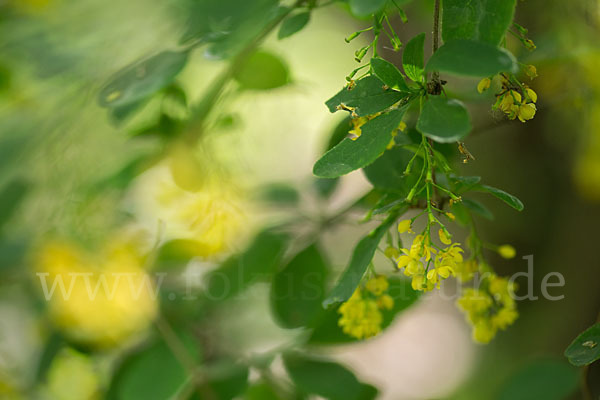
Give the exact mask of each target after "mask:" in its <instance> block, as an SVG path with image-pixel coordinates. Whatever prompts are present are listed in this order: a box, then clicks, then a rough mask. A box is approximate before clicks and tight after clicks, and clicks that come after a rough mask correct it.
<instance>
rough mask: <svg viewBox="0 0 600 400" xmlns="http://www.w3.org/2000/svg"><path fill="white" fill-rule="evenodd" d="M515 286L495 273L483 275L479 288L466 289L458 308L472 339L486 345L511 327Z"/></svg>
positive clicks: (514, 308) (514, 311) (513, 313)
mask: <svg viewBox="0 0 600 400" xmlns="http://www.w3.org/2000/svg"><path fill="white" fill-rule="evenodd" d="M514 290H515V284H514V283H512V282H509V281H508V279H506V278H501V277H498V276H497V275H495V274H492V275H485V278H484V279H483V280H482V282H481V285H480V287H479V288H469V289H465V290H464V292H463V295H462V297H461V298H460V299H458V301H457V304H458V306H459V307H460V308H461V309H462V310H463V311H464V312H465V314H466V316H467V320H468V321H469V323H470V324H471V325H472V326H473V339H474V340H475V341H477V342H479V343H489V342H490V341H491V340H492V339H493V338H494V336H495V335H496V333H497V332H498V330H504V329H506V328H507V327H508V326H510V325H512V324H513V323H514V322H515V320H516V319H517V317H518V316H519V314H518V312H517V306H516V303H515V300H514V298H513V293H514Z"/></svg>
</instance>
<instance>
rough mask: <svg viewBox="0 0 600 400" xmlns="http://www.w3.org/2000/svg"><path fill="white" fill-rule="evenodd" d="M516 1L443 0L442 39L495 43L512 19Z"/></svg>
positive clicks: (503, 33) (497, 42) (496, 43)
mask: <svg viewBox="0 0 600 400" xmlns="http://www.w3.org/2000/svg"><path fill="white" fill-rule="evenodd" d="M515 4H516V0H472V1H469V2H465V1H464V0H444V2H443V12H442V15H443V17H442V38H443V39H444V42H449V41H451V40H453V39H473V40H478V41H480V42H486V43H490V44H493V45H498V44H500V42H501V41H502V39H503V38H504V35H505V34H506V30H507V29H508V27H509V26H510V23H511V22H512V20H513V16H514V13H515Z"/></svg>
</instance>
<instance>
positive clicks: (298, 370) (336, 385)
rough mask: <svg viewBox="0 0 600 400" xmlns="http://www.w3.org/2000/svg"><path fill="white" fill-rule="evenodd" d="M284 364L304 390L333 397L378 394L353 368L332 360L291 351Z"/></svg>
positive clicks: (353, 399) (332, 399)
mask: <svg viewBox="0 0 600 400" xmlns="http://www.w3.org/2000/svg"><path fill="white" fill-rule="evenodd" d="M283 364H284V365H285V369H286V371H287V372H288V374H289V376H290V378H291V379H292V381H293V382H294V384H295V385H296V386H297V387H298V388H299V389H300V390H301V391H302V392H304V393H309V394H315V395H319V396H322V397H324V398H326V399H330V400H359V399H360V400H363V399H364V400H366V399H372V398H374V397H375V395H377V390H373V389H374V388H373V386H371V385H368V384H365V383H362V382H360V381H359V380H358V379H357V378H356V376H355V375H354V374H353V373H352V372H351V371H350V370H348V369H347V368H345V367H344V366H342V365H340V364H338V363H335V362H332V361H326V360H321V359H317V358H312V357H307V356H304V355H300V354H298V353H287V354H284V355H283ZM366 393H369V394H370V395H369V396H366V395H365V394H366Z"/></svg>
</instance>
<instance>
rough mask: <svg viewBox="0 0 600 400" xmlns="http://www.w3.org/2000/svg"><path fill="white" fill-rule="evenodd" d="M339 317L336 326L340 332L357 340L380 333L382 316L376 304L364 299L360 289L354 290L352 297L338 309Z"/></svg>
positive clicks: (373, 301)
mask: <svg viewBox="0 0 600 400" xmlns="http://www.w3.org/2000/svg"><path fill="white" fill-rule="evenodd" d="M338 313H340V314H341V317H340V319H339V321H338V325H339V326H341V327H342V331H343V332H344V333H345V334H347V335H350V336H352V337H355V338H357V339H367V338H370V337H373V336H375V335H377V334H378V333H379V332H381V323H382V322H383V315H382V314H381V311H379V307H378V306H377V302H376V301H375V300H372V299H368V298H364V297H363V296H362V295H361V291H360V289H356V291H355V292H354V294H352V297H350V299H348V301H346V302H345V303H343V304H342V305H341V306H340V308H339V309H338Z"/></svg>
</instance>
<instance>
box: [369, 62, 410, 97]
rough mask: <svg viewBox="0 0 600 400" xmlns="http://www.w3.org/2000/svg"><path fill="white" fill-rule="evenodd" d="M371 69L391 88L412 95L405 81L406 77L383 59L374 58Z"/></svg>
mask: <svg viewBox="0 0 600 400" xmlns="http://www.w3.org/2000/svg"><path fill="white" fill-rule="evenodd" d="M371 68H373V73H374V74H375V75H376V76H377V77H378V78H379V79H381V81H382V82H383V83H384V84H386V85H387V86H389V87H390V88H392V89H395V90H399V91H401V92H406V93H410V89H409V88H408V85H407V84H406V82H405V81H404V76H403V75H402V73H401V72H400V71H399V70H398V68H396V66H395V65H394V64H392V63H390V62H388V61H386V60H384V59H383V58H379V57H373V58H371Z"/></svg>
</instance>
